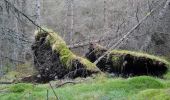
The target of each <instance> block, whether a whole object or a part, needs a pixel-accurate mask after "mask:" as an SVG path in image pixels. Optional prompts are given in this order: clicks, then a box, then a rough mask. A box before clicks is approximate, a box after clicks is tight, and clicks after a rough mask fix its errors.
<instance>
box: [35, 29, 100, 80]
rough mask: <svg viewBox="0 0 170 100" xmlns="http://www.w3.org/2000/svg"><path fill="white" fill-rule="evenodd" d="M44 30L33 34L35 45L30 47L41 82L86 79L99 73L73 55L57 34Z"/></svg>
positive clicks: (86, 62) (89, 63)
mask: <svg viewBox="0 0 170 100" xmlns="http://www.w3.org/2000/svg"><path fill="white" fill-rule="evenodd" d="M45 30H46V31H47V32H44V31H40V30H38V31H36V32H35V43H34V44H33V45H32V50H33V54H34V65H35V67H36V69H37V70H38V72H39V74H40V77H41V79H42V80H44V81H49V80H53V79H61V78H65V77H69V78H75V77H86V76H88V75H91V74H92V73H97V72H98V71H99V70H98V69H97V67H96V66H95V65H94V64H93V63H91V62H90V61H88V60H87V59H85V58H82V57H78V56H76V55H75V54H73V53H72V52H71V51H70V50H69V48H68V47H67V45H66V43H65V42H64V41H63V40H62V38H61V37H59V36H58V35H57V33H55V32H53V31H51V30H48V29H45Z"/></svg>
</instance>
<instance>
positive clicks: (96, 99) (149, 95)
mask: <svg viewBox="0 0 170 100" xmlns="http://www.w3.org/2000/svg"><path fill="white" fill-rule="evenodd" d="M67 81H68V80H67ZM69 81H74V82H78V83H76V84H72V83H69V84H65V85H62V86H60V87H57V86H58V85H57V84H59V83H61V81H52V82H51V86H52V87H53V88H51V86H50V84H49V83H48V84H30V83H18V84H8V85H0V100H56V98H58V99H59V100H127V99H129V100H170V72H168V73H167V74H166V75H165V76H164V78H163V79H160V78H156V77H149V76H139V77H131V78H127V79H124V78H121V77H113V76H109V75H105V76H103V75H97V76H93V77H88V78H77V79H75V80H69ZM53 89H54V91H55V93H56V96H55V94H54V91H53ZM47 91H48V92H47ZM47 98H48V99H47Z"/></svg>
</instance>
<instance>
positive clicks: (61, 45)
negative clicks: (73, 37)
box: [35, 29, 96, 70]
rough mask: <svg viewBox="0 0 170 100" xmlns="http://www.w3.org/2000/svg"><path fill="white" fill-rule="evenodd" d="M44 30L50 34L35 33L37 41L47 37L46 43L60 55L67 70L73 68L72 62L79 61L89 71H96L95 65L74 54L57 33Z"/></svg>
mask: <svg viewBox="0 0 170 100" xmlns="http://www.w3.org/2000/svg"><path fill="white" fill-rule="evenodd" d="M44 30H46V31H47V32H48V33H47V32H43V31H40V30H38V31H36V32H35V37H36V39H39V38H41V37H46V43H47V44H49V45H50V46H51V48H52V50H53V52H57V53H59V54H60V60H61V62H62V63H63V64H64V65H65V66H66V67H67V68H70V67H72V66H71V64H72V61H75V60H78V61H80V62H81V63H82V64H83V65H84V66H85V67H86V68H87V69H89V70H92V69H93V70H96V66H95V65H94V64H93V63H91V62H90V61H88V60H86V59H85V58H82V57H78V56H76V55H75V54H74V53H72V52H71V51H70V50H69V48H68V47H67V45H66V43H65V41H64V40H63V39H62V38H61V37H60V36H58V34H57V33H55V32H54V31H52V30H49V29H44Z"/></svg>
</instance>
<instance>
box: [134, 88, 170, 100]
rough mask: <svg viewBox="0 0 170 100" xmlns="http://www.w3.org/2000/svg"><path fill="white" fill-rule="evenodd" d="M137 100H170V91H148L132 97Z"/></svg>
mask: <svg viewBox="0 0 170 100" xmlns="http://www.w3.org/2000/svg"><path fill="white" fill-rule="evenodd" d="M133 98H134V99H135V98H138V100H170V89H148V90H144V91H141V92H140V93H139V94H137V95H135V96H134V97H132V99H133Z"/></svg>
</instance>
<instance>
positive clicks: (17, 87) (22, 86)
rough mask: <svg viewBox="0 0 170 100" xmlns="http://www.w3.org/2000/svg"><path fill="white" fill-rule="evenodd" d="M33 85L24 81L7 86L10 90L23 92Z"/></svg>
mask: <svg viewBox="0 0 170 100" xmlns="http://www.w3.org/2000/svg"><path fill="white" fill-rule="evenodd" d="M32 87H33V85H32V84H25V83H20V84H15V85H13V86H11V87H10V88H9V90H10V92H14V93H15V92H17V93H19V92H24V91H26V90H30V89H32Z"/></svg>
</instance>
